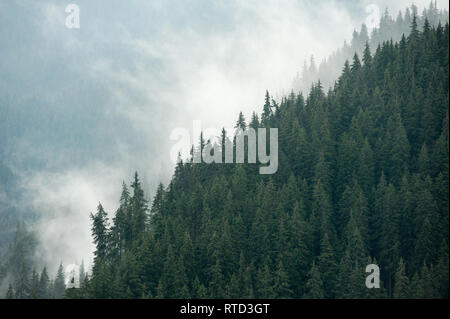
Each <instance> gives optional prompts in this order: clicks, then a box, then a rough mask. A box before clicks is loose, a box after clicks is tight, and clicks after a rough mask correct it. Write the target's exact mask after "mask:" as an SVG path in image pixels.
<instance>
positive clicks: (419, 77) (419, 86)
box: [9, 16, 449, 298]
mask: <svg viewBox="0 0 450 319" xmlns="http://www.w3.org/2000/svg"><path fill="white" fill-rule="evenodd" d="M448 36H449V26H448V23H446V24H445V26H443V25H440V24H439V25H438V26H437V27H433V26H431V25H430V23H429V22H428V21H425V22H424V25H423V28H419V27H418V25H417V19H416V17H415V16H414V17H413V18H412V22H411V31H410V33H409V36H408V37H405V36H403V37H402V38H401V39H400V41H399V42H395V43H394V42H393V41H389V42H384V43H383V44H382V45H380V46H378V47H377V48H373V49H374V52H375V53H374V54H373V55H372V54H371V53H370V52H371V51H370V48H369V45H366V47H365V49H364V54H363V55H362V56H361V57H359V56H358V55H356V54H355V56H354V58H353V59H352V61H350V62H346V63H345V65H344V66H343V70H342V74H341V76H340V78H339V80H338V81H337V82H336V85H335V86H334V88H333V89H331V90H329V91H327V92H325V91H324V89H323V87H322V84H321V83H320V82H318V83H315V84H314V85H313V87H312V89H311V91H310V92H309V94H308V95H307V96H303V95H302V94H301V93H300V94H297V95H296V94H291V95H290V96H288V97H285V98H283V99H282V101H281V102H280V103H275V102H274V101H273V100H272V99H271V97H270V95H269V93H267V94H266V98H265V104H264V106H263V112H262V114H261V116H258V115H256V114H253V117H252V119H250V121H248V123H246V122H244V121H242V116H240V117H239V120H238V122H237V126H239V127H240V128H245V127H246V126H247V125H249V126H251V127H253V128H256V127H266V128H269V127H272V128H278V130H279V168H278V171H277V173H276V174H274V175H259V172H258V168H259V165H255V164H194V163H192V161H184V162H183V161H181V162H180V163H178V165H177V166H176V169H175V173H174V176H173V178H172V180H171V182H170V184H169V185H168V186H167V187H165V186H163V185H160V186H159V188H158V190H157V192H156V195H155V197H154V198H153V200H152V201H151V202H149V201H148V200H147V199H146V197H145V194H144V192H143V189H142V186H141V183H140V180H139V177H138V175H137V174H136V175H135V176H134V179H133V180H132V183H131V185H130V187H128V186H127V185H126V184H124V185H123V192H122V195H121V197H120V205H119V208H118V209H117V211H116V212H115V213H114V214H113V215H114V217H113V218H111V220H109V219H108V214H107V213H106V212H105V211H104V209H103V207H102V206H101V205H99V206H98V210H97V212H96V213H95V214H92V215H91V218H92V233H93V240H94V242H95V244H96V251H95V260H94V266H93V270H92V274H91V275H90V276H89V277H86V278H85V280H83V282H82V285H81V288H79V289H76V288H74V289H68V290H66V297H68V298H206V297H207V298H253V297H255V298H448V278H449V276H448V260H449V256H448V226H449V224H448V194H449V193H448V177H449V176H448V169H449V168H448V160H449V153H448V109H447V106H448V96H449V94H448V93H449V92H448V86H449V72H448V71H449V65H448V59H449V56H448V51H449V50H448ZM226 138H227V137H226V136H222V139H221V140H222V146H223V144H224V141H225V140H226ZM230 139H232V138H231V137H230ZM204 145H205V141H203V140H202V141H201V142H200V143H199V146H197V147H196V148H197V150H198V149H199V148H202V147H204ZM372 263H374V264H378V265H379V267H380V270H381V281H382V283H381V285H382V288H380V289H367V288H366V286H365V277H366V275H367V274H366V273H365V267H366V265H368V264H372ZM33 278H35V277H33ZM16 295H17V294H16ZM9 296H10V297H12V296H15V294H14V287H11V288H10V290H9Z"/></svg>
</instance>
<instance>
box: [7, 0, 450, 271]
mask: <svg viewBox="0 0 450 319" xmlns="http://www.w3.org/2000/svg"><path fill="white" fill-rule="evenodd" d="M70 2H73V3H75V4H77V5H78V6H79V7H80V10H81V11H80V29H68V28H66V26H65V19H66V16H67V14H66V13H65V7H66V6H67V5H68V4H69V3H70ZM410 3H411V2H410V1H407V0H401V1H387V0H379V1H374V0H373V1H368V0H364V1H359V2H358V1H344V0H342V1H338V0H335V1H332V0H323V1H312V0H311V1H294V0H278V1H274V0H267V1H262V0H242V1H237V0H218V1H211V0H210V1H206V0H205V1H194V0H179V1H167V0H164V1H163V0H156V1H154V0H152V1H144V0H141V1H137V0H128V1H123V0H108V1H106V0H105V1H100V0H98V1H92V0H78V1H77V0H74V1H61V0H58V1H56V0H41V1H34V0H15V1H0V41H1V43H2V45H1V48H0V72H1V74H2V77H1V78H0V89H1V92H3V93H4V92H8V94H11V95H12V96H20V97H21V99H24V100H27V99H32V100H36V101H38V104H39V103H41V104H42V105H44V106H43V107H49V108H51V109H52V110H55V111H54V112H57V114H60V113H61V114H64V113H65V112H66V111H67V112H69V110H71V112H73V113H74V114H75V115H76V116H78V115H79V114H82V115H83V116H84V117H86V118H89V117H90V116H91V112H92V113H93V114H94V113H95V112H98V113H99V114H101V116H100V115H99V116H100V118H101V119H102V121H101V123H98V124H95V125H98V127H101V128H102V129H101V130H100V133H99V131H98V130H97V131H95V136H93V137H92V138H93V139H98V138H99V135H100V136H101V137H102V138H104V139H105V143H104V145H103V146H102V148H101V149H100V150H101V152H102V153H103V156H101V155H98V153H100V152H98V149H91V148H88V149H87V151H88V152H92V153H93V154H95V155H92V156H91V157H88V158H87V159H86V158H84V159H83V161H78V162H76V163H74V161H73V156H74V154H77V153H78V152H81V151H83V152H86V149H83V146H77V147H72V146H70V147H69V146H67V147H66V148H64V145H65V144H64V143H62V146H58V147H53V146H52V147H48V148H46V147H44V146H41V147H35V148H33V145H34V144H36V141H34V142H30V139H27V138H26V136H25V137H22V138H21V139H20V143H16V144H15V146H14V148H13V149H14V153H15V154H17V155H16V157H15V158H17V159H18V162H20V161H21V160H23V159H22V157H24V156H25V155H24V154H25V150H26V156H28V157H32V158H41V159H42V158H43V159H45V161H46V163H47V166H48V167H50V168H51V169H43V170H36V169H32V170H29V171H25V173H24V172H23V171H22V172H21V174H22V175H21V176H22V177H23V187H24V190H25V191H26V192H27V198H28V199H29V202H28V203H27V205H28V206H29V207H31V208H32V209H35V210H37V211H39V212H42V219H41V222H40V224H39V226H38V230H39V232H40V234H41V238H42V240H43V243H44V244H45V253H46V254H47V255H48V256H49V258H50V259H52V260H53V261H54V263H55V264H57V263H59V261H60V260H62V261H64V263H65V264H69V263H73V262H79V261H80V259H81V258H84V259H85V260H88V259H89V258H90V256H91V252H92V249H93V247H92V243H91V242H92V240H91V237H90V222H89V218H88V216H89V212H91V211H94V210H95V208H96V206H97V204H98V202H99V201H101V202H102V204H104V206H105V207H106V209H107V210H108V212H109V213H113V211H114V210H115V209H116V208H117V204H118V199H119V192H120V187H121V183H122V180H123V179H125V180H126V181H127V182H128V181H129V180H130V179H131V176H132V174H133V172H134V170H138V171H139V172H140V173H141V175H142V177H143V182H144V185H145V187H146V190H147V191H148V192H149V193H150V194H151V192H152V191H153V189H154V187H155V185H156V184H157V183H158V182H160V181H162V182H164V183H167V182H168V180H169V178H170V176H171V174H172V168H173V165H172V163H171V162H170V159H169V155H170V153H169V151H170V148H171V146H172V144H173V143H174V142H172V141H170V140H169V136H170V132H171V131H172V129H174V128H176V127H186V128H188V129H192V121H193V120H201V121H202V122H203V127H204V128H207V127H210V126H212V127H217V128H221V127H222V126H225V127H229V126H232V125H233V124H234V121H235V120H236V118H237V115H238V113H239V111H243V112H244V115H245V116H246V117H247V118H249V117H250V114H251V112H252V111H257V112H258V113H260V112H261V108H262V104H263V99H264V93H265V90H266V89H268V90H269V91H270V92H271V93H272V94H273V95H274V97H275V98H278V97H280V96H281V95H282V94H285V93H289V90H290V86H291V83H292V79H293V77H294V76H295V74H296V72H297V71H298V70H300V68H301V66H302V65H303V61H304V60H305V59H309V57H310V56H311V55H314V56H315V58H316V61H320V60H321V59H323V58H325V57H327V56H328V55H329V54H330V53H331V52H332V51H334V50H335V49H337V48H338V47H339V46H341V45H342V44H343V42H344V40H347V41H348V40H350V39H351V35H352V32H353V30H354V29H355V28H358V29H359V27H360V26H361V23H362V22H364V21H365V20H366V18H367V14H368V13H367V12H366V10H365V9H366V7H367V6H368V5H370V4H375V5H377V6H379V8H380V10H381V12H383V11H384V9H385V7H386V6H388V7H389V9H390V12H391V13H392V15H393V16H396V15H397V11H398V10H399V9H404V8H405V7H406V6H408V5H410ZM414 3H415V4H416V5H417V6H418V7H419V12H421V11H422V9H423V7H424V6H428V4H429V1H428V0H424V1H415V2H414ZM437 3H438V7H439V8H446V9H448V3H447V1H437ZM74 110H75V111H74ZM52 112H53V111H52ZM58 112H59V113H58ZM70 114H71V113H70ZM95 114H97V113H95ZM75 115H74V116H75ZM30 121H33V119H30ZM80 121H82V120H80ZM73 122H74V123H78V122H76V120H75V119H74V121H73ZM68 123H71V122H68ZM74 125H75V124H74ZM77 125H78V124H77ZM86 126H87V127H83V128H82V129H81V128H80V127H79V126H77V127H75V128H74V131H76V132H78V131H79V132H80V134H87V135H86V136H87V138H89V134H88V133H89V132H90V129H89V126H91V125H86ZM86 132H88V133H86ZM55 136H56V137H55V138H56V139H57V138H58V132H55ZM195 140H197V137H195ZM38 144H39V143H38ZM52 145H53V144H52ZM71 145H72V144H71ZM103 151H104V152H103ZM71 159H72V160H71ZM12 166H14V165H12ZM22 204H23V203H22ZM23 205H25V204H23ZM49 266H51V267H55V265H49Z"/></svg>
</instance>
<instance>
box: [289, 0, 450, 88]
mask: <svg viewBox="0 0 450 319" xmlns="http://www.w3.org/2000/svg"><path fill="white" fill-rule="evenodd" d="M418 11H419V9H418V8H417V6H416V5H414V4H413V5H411V7H410V8H407V9H406V10H405V11H404V12H401V11H400V12H398V14H397V16H395V17H392V16H391V15H390V13H389V10H388V8H386V10H385V11H384V13H383V14H382V16H381V19H380V24H379V26H377V27H375V28H374V29H373V30H372V31H369V30H368V27H367V25H366V24H365V23H363V24H362V26H361V29H360V30H359V32H358V31H357V30H355V31H354V32H353V36H352V40H351V41H350V43H344V45H343V46H342V47H341V48H339V49H338V50H336V51H335V52H333V54H331V55H330V56H329V57H328V58H327V59H325V60H323V61H315V60H314V57H311V60H310V61H308V63H306V61H305V63H304V65H303V68H302V70H301V72H300V73H299V74H297V76H296V78H295V79H294V83H293V85H292V86H293V88H294V90H295V91H301V92H303V93H308V92H309V90H310V89H311V83H312V82H317V81H318V80H319V79H320V81H321V83H322V85H323V87H324V88H325V89H326V90H328V88H329V87H332V86H333V85H334V82H335V81H336V79H337V78H338V77H339V76H340V74H341V71H342V65H343V64H344V62H345V61H346V60H347V59H348V60H350V59H351V58H352V57H353V55H354V54H355V52H356V53H358V54H362V53H363V52H364V47H365V44H366V42H369V45H370V47H371V48H376V47H377V46H378V45H379V44H382V43H383V42H384V41H389V40H393V41H394V42H398V41H400V40H401V38H402V35H404V34H405V35H409V32H410V27H411V22H412V19H413V17H414V16H416V19H417V25H418V26H419V28H422V27H423V25H424V23H425V19H427V20H428V22H429V23H430V25H432V26H435V27H437V25H438V24H439V22H441V23H442V24H445V23H446V22H448V11H447V10H445V9H443V10H442V9H441V10H439V9H438V7H437V4H436V3H435V2H433V1H431V2H430V5H429V6H428V8H426V9H424V10H423V12H422V13H421V15H418ZM316 62H320V63H319V64H318V65H316Z"/></svg>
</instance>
